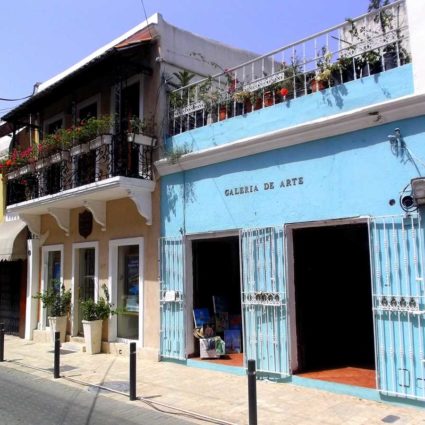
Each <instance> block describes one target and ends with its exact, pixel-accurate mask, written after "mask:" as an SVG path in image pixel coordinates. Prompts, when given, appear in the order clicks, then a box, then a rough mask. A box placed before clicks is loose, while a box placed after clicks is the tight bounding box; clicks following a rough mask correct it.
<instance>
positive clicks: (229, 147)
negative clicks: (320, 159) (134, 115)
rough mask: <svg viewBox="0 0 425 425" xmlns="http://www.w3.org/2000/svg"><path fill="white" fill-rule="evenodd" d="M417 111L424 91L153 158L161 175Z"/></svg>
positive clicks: (422, 109)
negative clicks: (173, 156) (175, 157)
mask: <svg viewBox="0 0 425 425" xmlns="http://www.w3.org/2000/svg"><path fill="white" fill-rule="evenodd" d="M420 115H425V94H420V95H409V96H403V97H401V98H398V99H395V100H389V101H386V102H381V103H378V104H374V105H370V106H367V107H362V108H358V109H354V110H352V111H348V112H343V113H340V114H336V115H333V116H331V117H323V118H320V119H317V120H314V121H310V122H308V123H303V124H299V125H296V126H293V127H286V128H283V129H279V130H275V131H271V132H267V133H263V134H260V135H256V136H252V137H246V138H243V139H239V140H235V141H233V142H230V143H227V144H224V145H220V146H215V147H212V148H208V149H204V150H201V151H197V152H190V153H188V154H185V155H182V156H181V157H180V158H179V159H178V161H176V162H175V163H170V161H169V160H167V159H161V160H159V161H156V162H155V166H156V168H157V170H158V172H159V174H160V175H161V176H165V175H168V174H174V173H178V172H180V171H185V170H191V169H194V168H199V167H205V166H207V165H212V164H215V163H219V162H224V161H229V160H232V159H237V158H242V157H246V156H250V155H255V154H258V153H262V152H267V151H271V150H274V149H279V148H285V147H289V146H294V145H298V144H301V143H306V142H311V141H314V140H319V139H323V138H326V137H332V136H338V135H340V134H344V133H349V132H352V131H357V130H362V129H365V128H370V127H376V126H380V125H383V124H387V123H390V122H392V121H397V120H402V119H406V118H413V117H417V116H420Z"/></svg>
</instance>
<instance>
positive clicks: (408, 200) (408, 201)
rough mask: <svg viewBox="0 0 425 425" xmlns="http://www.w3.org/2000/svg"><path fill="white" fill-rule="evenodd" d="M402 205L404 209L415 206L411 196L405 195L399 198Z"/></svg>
mask: <svg viewBox="0 0 425 425" xmlns="http://www.w3.org/2000/svg"><path fill="white" fill-rule="evenodd" d="M400 202H401V205H402V207H404V208H405V209H410V208H412V207H414V206H415V200H414V199H413V196H410V195H405V196H403V197H402V198H401V200H400Z"/></svg>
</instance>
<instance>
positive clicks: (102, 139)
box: [89, 134, 112, 150]
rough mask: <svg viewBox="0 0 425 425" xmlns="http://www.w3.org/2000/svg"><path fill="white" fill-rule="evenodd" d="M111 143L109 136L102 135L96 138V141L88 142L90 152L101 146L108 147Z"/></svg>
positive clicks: (110, 136)
mask: <svg viewBox="0 0 425 425" xmlns="http://www.w3.org/2000/svg"><path fill="white" fill-rule="evenodd" d="M111 143H112V135H111V134H102V136H97V137H96V139H94V140H91V141H90V142H89V145H90V150H94V149H97V148H100V147H101V146H103V145H110V144H111Z"/></svg>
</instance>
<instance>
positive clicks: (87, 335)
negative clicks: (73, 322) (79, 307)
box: [82, 320, 103, 354]
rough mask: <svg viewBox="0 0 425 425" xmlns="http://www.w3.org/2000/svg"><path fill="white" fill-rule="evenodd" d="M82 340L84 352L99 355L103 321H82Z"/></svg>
mask: <svg viewBox="0 0 425 425" xmlns="http://www.w3.org/2000/svg"><path fill="white" fill-rule="evenodd" d="M82 323H83V330H84V340H85V343H86V352H87V353H89V354H97V353H100V349H101V346H102V323H103V320H91V321H87V320H83V321H82Z"/></svg>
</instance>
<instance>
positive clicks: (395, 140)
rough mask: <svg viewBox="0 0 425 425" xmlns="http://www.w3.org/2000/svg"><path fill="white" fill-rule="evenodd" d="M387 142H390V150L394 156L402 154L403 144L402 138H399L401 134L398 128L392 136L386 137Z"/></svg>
mask: <svg viewBox="0 0 425 425" xmlns="http://www.w3.org/2000/svg"><path fill="white" fill-rule="evenodd" d="M388 140H389V141H390V144H391V150H392V152H393V154H394V155H395V156H399V155H400V154H402V153H403V150H404V148H405V144H404V141H403V138H402V137H401V132H400V129H399V128H396V129H395V130H394V134H389V135H388Z"/></svg>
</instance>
